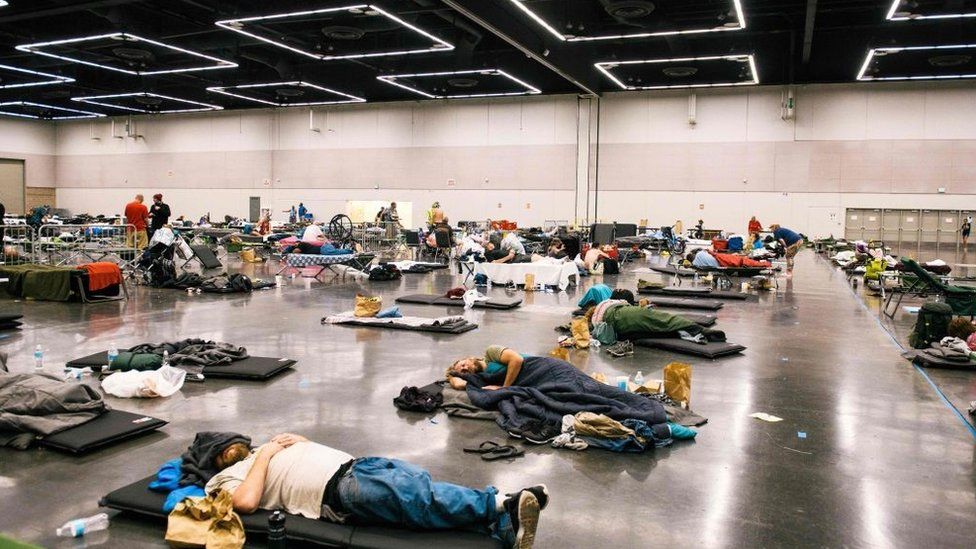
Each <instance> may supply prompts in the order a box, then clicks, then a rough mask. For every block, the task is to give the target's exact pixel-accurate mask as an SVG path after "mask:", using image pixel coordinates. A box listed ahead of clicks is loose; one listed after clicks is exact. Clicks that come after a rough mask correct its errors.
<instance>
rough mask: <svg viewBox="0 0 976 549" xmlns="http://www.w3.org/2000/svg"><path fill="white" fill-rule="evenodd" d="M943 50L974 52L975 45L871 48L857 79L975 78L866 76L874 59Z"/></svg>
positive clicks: (950, 76) (954, 77)
mask: <svg viewBox="0 0 976 549" xmlns="http://www.w3.org/2000/svg"><path fill="white" fill-rule="evenodd" d="M945 50H976V44H958V45H951V46H909V47H904V48H873V49H872V50H871V51H869V52H868V55H867V57H865V58H864V62H863V63H861V70H860V71H858V73H857V79H858V80H859V81H861V82H869V81H875V82H877V81H885V80H960V79H964V78H976V73H970V74H965V73H963V74H931V75H915V76H870V75H868V74H867V72H868V69H869V68H871V62H872V61H874V58H875V57H882V56H885V55H891V54H893V53H899V52H903V51H945Z"/></svg>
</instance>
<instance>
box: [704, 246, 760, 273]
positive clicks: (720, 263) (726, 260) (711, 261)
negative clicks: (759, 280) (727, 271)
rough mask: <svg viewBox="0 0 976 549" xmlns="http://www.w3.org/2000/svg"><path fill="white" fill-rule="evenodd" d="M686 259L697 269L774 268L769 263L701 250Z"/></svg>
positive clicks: (736, 255)
mask: <svg viewBox="0 0 976 549" xmlns="http://www.w3.org/2000/svg"><path fill="white" fill-rule="evenodd" d="M685 259H687V260H688V261H690V262H691V264H692V265H694V266H695V268H696V269H719V268H723V267H732V268H743V267H746V268H757V269H768V268H770V267H771V266H772V265H771V264H770V263H769V262H768V261H756V260H755V259H750V258H748V257H745V256H742V255H738V254H723V253H719V252H711V251H708V250H704V249H700V248H699V249H697V250H692V251H691V252H690V253H689V254H688V256H687V257H686V258H685Z"/></svg>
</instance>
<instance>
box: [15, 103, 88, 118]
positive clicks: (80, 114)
mask: <svg viewBox="0 0 976 549" xmlns="http://www.w3.org/2000/svg"><path fill="white" fill-rule="evenodd" d="M3 107H37V108H39V109H51V110H55V111H61V112H70V113H74V114H73V115H69V116H52V117H50V118H44V117H43V116H35V115H33V114H24V113H16V112H9V111H4V110H0V114H5V115H8V116H16V117H19V118H33V119H34V120H75V119H79V118H103V117H104V116H105V115H104V114H101V113H97V112H90V111H82V110H79V109H69V108H67V107H55V106H54V105H45V104H43V103H33V102H31V101H7V102H5V103H0V109H3Z"/></svg>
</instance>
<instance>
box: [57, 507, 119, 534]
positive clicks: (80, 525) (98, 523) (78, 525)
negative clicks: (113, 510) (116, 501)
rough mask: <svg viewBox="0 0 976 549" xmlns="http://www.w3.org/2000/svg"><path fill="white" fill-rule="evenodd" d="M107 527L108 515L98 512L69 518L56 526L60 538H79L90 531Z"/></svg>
mask: <svg viewBox="0 0 976 549" xmlns="http://www.w3.org/2000/svg"><path fill="white" fill-rule="evenodd" d="M106 528H108V515H107V514H105V513H99V514H97V515H94V516H91V517H88V518H81V519H78V520H71V521H68V522H66V523H64V526H62V527H61V528H58V530H57V534H58V536H60V537H62V538H80V537H81V536H84V535H85V534H88V533H90V532H97V531H99V530H105V529H106Z"/></svg>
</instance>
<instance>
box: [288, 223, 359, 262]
mask: <svg viewBox="0 0 976 549" xmlns="http://www.w3.org/2000/svg"><path fill="white" fill-rule="evenodd" d="M296 250H297V253H301V254H311V255H346V254H351V253H353V251H352V250H349V249H346V248H337V247H336V246H335V245H334V244H332V242H329V239H327V238H326V237H325V233H323V232H322V227H319V226H318V225H315V224H314V223H313V224H312V225H309V226H308V227H305V232H304V233H302V240H301V242H299V243H298V244H296V245H294V246H289V247H287V248H285V250H284V253H286V254H290V253H292V252H295V251H296Z"/></svg>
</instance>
